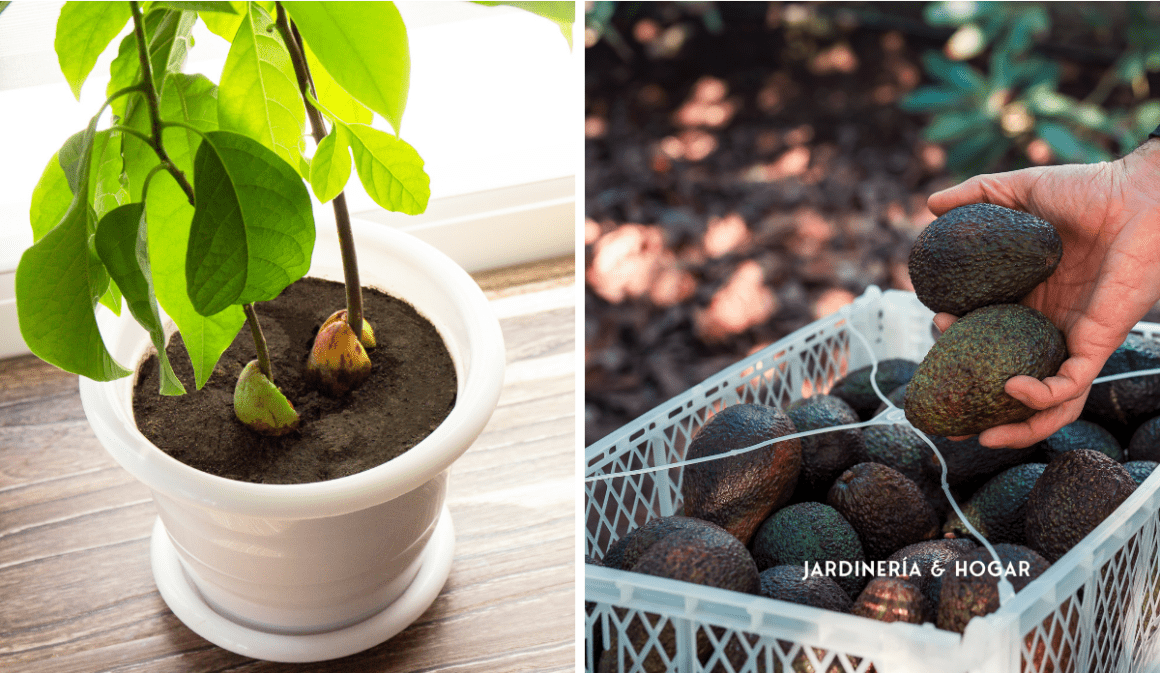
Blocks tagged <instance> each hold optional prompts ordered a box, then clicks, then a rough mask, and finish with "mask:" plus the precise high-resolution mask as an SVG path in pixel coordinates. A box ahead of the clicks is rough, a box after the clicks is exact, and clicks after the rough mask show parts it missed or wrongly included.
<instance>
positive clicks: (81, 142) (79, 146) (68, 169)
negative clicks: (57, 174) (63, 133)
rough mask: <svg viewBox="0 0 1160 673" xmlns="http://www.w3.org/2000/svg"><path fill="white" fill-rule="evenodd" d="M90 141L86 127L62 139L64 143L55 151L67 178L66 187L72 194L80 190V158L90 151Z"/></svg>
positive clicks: (90, 136)
mask: <svg viewBox="0 0 1160 673" xmlns="http://www.w3.org/2000/svg"><path fill="white" fill-rule="evenodd" d="M92 143H93V135H92V134H90V133H89V132H88V130H87V129H86V130H84V131H77V132H76V133H74V134H72V135H71V136H69V137H68V140H66V141H64V145H62V146H61V148H60V150H58V151H57V153H56V156H57V160H58V161H59V162H60V167H61V170H63V171H64V176H65V179H66V180H68V189H69V191H70V192H72V193H73V194H77V193H79V192H80V189H81V179H82V178H81V168H82V166H81V160H82V159H84V156H85V154H86V153H91V152H92V149H93V145H92ZM86 175H87V174H86ZM86 179H87V178H86Z"/></svg>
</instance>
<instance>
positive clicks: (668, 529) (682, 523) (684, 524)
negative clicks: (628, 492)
mask: <svg viewBox="0 0 1160 673" xmlns="http://www.w3.org/2000/svg"><path fill="white" fill-rule="evenodd" d="M705 526H709V527H712V528H720V527H719V526H717V525H716V524H711V523H709V522H708V521H702V520H701V519H694V518H692V517H688V516H662V517H660V518H658V519H652V520H651V521H647V522H645V524H644V525H643V526H641V527H640V528H634V529H632V530H631V531H629V532H628V533H627V534H626V535H625V536H624V537H622V538H620V539H619V540H617V541H616V542H613V543H612V544H611V545H609V547H608V551H607V552H606V553H605V554H604V559H603V564H604V567H606V568H616V569H618V570H632V568H633V566H635V565H636V562H637V561H638V560H640V557H641V555H643V554H644V553H645V552H646V551H648V548H649V547H651V546H653V545H654V544H656V543H657V542H659V541H661V540H663V539H665V538H666V537H668V536H669V535H671V534H672V533H675V532H677V531H682V530H690V529H693V530H695V529H697V528H701V527H705Z"/></svg>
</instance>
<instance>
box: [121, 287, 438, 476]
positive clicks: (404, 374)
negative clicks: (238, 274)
mask: <svg viewBox="0 0 1160 673" xmlns="http://www.w3.org/2000/svg"><path fill="white" fill-rule="evenodd" d="M363 305H364V314H365V315H366V318H367V319H368V320H369V321H370V323H371V325H372V326H373V327H374V330H375V337H376V339H377V341H378V347H377V348H373V349H371V350H369V351H368V354H369V355H370V358H371V362H372V363H373V365H374V369H373V372H372V374H371V377H370V378H369V379H368V380H367V381H366V382H365V383H363V384H362V385H361V386H359V387H358V388H356V389H355V390H353V391H351V392H350V393H348V394H347V395H345V396H343V397H341V398H331V397H327V396H326V395H324V394H322V393H320V392H318V391H316V390H314V389H312V388H308V387H307V386H306V385H305V382H304V380H303V369H304V367H305V363H306V358H307V355H308V354H309V352H310V347H311V344H312V342H313V340H314V335H315V333H316V332H317V331H318V328H319V326H321V325H322V322H323V321H324V320H325V319H326V318H327V317H328V316H329V315H330V314H331V313H333V312H334V311H336V310H338V309H341V308H344V307H345V306H346V294H345V291H344V289H343V285H342V284H341V283H334V282H330V281H323V280H318V279H313V278H305V279H302V280H300V281H298V282H296V283H294V284H293V285H291V286H290V287H288V288H286V290H285V291H283V292H282V294H281V295H280V296H279V297H278V298H277V299H274V300H273V301H269V302H263V303H261V304H258V305H256V306H255V309H256V311H257V313H258V318H259V320H260V322H261V325H262V331H263V333H264V334H265V337H266V341H267V344H268V347H269V350H270V360H271V367H272V369H273V373H274V383H275V384H277V386H278V387H279V388H280V389H281V390H282V392H283V393H285V394H286V396H287V398H288V399H289V400H290V401H291V403H292V404H293V405H294V408H295V409H296V410H297V411H298V414H299V416H300V417H301V419H302V422H301V425H300V426H299V428H298V429H297V430H295V431H294V432H291V433H290V434H288V435H285V436H283V437H265V436H262V435H259V434H257V433H256V432H254V431H252V430H250V429H249V428H247V427H246V426H245V425H243V424H242V423H241V422H240V421H238V420H237V419H236V418H235V417H234V407H233V396H234V385H235V384H236V382H237V379H238V375H239V374H240V373H241V371H242V368H243V367H244V366H245V365H246V363H248V362H249V361H251V360H253V359H254V358H255V357H256V355H255V352H254V342H253V339H252V337H251V336H250V330H249V328H248V327H243V328H242V330H241V332H239V334H238V336H237V337H236V338H235V339H234V342H233V344H232V345H231V346H230V347H229V348H228V349H226V352H225V354H224V355H222V358H221V360H220V361H219V362H218V364H217V366H216V367H215V368H214V372H213V374H212V375H211V376H210V379H209V381H207V382H206V384H205V386H204V387H203V388H202V389H201V390H196V391H195V390H194V376H193V366H192V364H191V363H190V360H189V356H188V355H187V354H186V352H185V347H184V345H183V343H182V341H181V337H180V335H179V334H175V335H173V338H172V339H170V343H169V346H168V348H167V349H166V352H167V353H168V354H169V359H170V361H171V362H172V364H173V369H174V371H175V372H176V373H177V375H178V377H179V378H180V379H181V382H182V384H184V385H185V389H186V391H187V393H186V394H185V395H181V396H176V397H166V396H162V395H161V394H160V393H159V392H158V388H159V383H158V366H157V355H156V354H153V355H150V356H149V357H148V359H146V360H145V362H144V363H143V364H142V365H141V367H140V370H139V374H138V378H137V383H136V385H135V387H134V391H133V414H134V417H135V418H136V421H137V427H138V428H139V429H140V430H141V432H142V434H144V435H145V436H146V437H147V438H148V439H149V441H151V442H153V443H154V444H156V445H157V446H158V447H160V448H161V450H162V451H165V452H166V453H168V454H169V455H171V456H173V457H174V458H176V459H177V460H179V461H181V462H183V463H185V464H186V465H190V466H192V467H195V468H197V469H199V470H202V471H204V472H208V473H210V474H215V475H218V476H222V477H226V478H229V479H236V480H239V481H249V482H256V483H271V484H290V483H307V482H313V481H325V480H328V479H336V478H338V477H344V476H347V475H351V474H355V473H358V472H361V471H363V470H367V469H369V468H372V467H375V466H376V465H380V464H382V463H384V462H386V461H388V460H390V459H391V458H394V457H395V456H398V455H400V454H402V453H403V452H405V451H406V450H407V449H410V448H411V447H413V446H415V445H416V444H418V443H419V441H420V440H422V439H423V438H424V437H426V436H427V435H429V434H430V433H431V431H433V430H434V429H435V428H436V427H437V426H438V425H439V424H440V423H441V422H442V421H443V419H444V418H446V417H447V415H448V414H449V413H450V412H451V408H452V406H453V405H454V404H455V393H456V377H455V365H454V364H453V363H452V361H451V355H450V354H449V353H448V351H447V347H446V346H445V345H444V343H443V339H442V338H441V337H440V336H439V333H438V332H437V331H436V330H435V327H434V326H433V325H432V324H431V323H430V322H428V321H427V319H426V318H423V317H422V316H420V315H419V314H418V313H417V312H416V311H415V309H414V308H412V307H411V306H410V305H409V304H407V303H406V302H404V301H401V300H399V299H396V298H394V297H391V296H389V295H387V294H384V293H382V292H378V291H375V290H370V289H365V288H364V290H363Z"/></svg>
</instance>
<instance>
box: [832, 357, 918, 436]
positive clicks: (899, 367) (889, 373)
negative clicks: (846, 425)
mask: <svg viewBox="0 0 1160 673" xmlns="http://www.w3.org/2000/svg"><path fill="white" fill-rule="evenodd" d="M870 368H871V365H867V366H865V367H859V368H858V369H855V370H854V371H852V372H849V373H848V374H846V376H845V377H843V378H841V379H839V380H838V381H837V382H836V383H834V387H833V388H830V394H831V395H833V396H834V397H840V398H842V399H843V400H845V401H846V403H847V404H849V405H850V406H851V407H852V408H853V409H854V411H855V412H857V414H858V417H859V418H861V419H862V420H864V421H867V420H870V418H872V417H873V416H874V412H875V410H876V409H877V408H878V405H880V404H882V399H881V398H880V397H878V395H876V394H875V393H874V387H873V386H872V385H870ZM917 369H918V363H917V362H915V361H913V360H906V359H903V358H890V359H887V360H882V361H880V362H879V363H878V374H877V375H876V376H875V377H874V381H875V382H876V383H877V384H878V390H880V391H882V394H883V395H886V394H888V393H890V391H892V390H894V389H895V388H898V387H899V386H901V385H904V384H906V382H907V381H909V380H910V377H912V376H914V372H915V371H916V370H917Z"/></svg>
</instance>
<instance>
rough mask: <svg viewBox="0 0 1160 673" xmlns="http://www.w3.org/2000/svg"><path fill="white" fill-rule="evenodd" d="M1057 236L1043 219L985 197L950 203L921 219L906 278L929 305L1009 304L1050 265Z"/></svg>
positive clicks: (1054, 262)
mask: <svg viewBox="0 0 1160 673" xmlns="http://www.w3.org/2000/svg"><path fill="white" fill-rule="evenodd" d="M1062 258H1063V241H1062V240H1061V239H1060V237H1059V232H1058V231H1056V229H1055V227H1053V226H1052V225H1051V224H1050V223H1049V222H1047V221H1045V220H1042V219H1040V218H1038V217H1035V216H1034V215H1030V214H1028V213H1024V212H1021V211H1018V210H1012V209H1010V208H1004V207H1002V206H996V205H992V204H989V203H976V204H971V205H967V206H962V207H959V208H955V209H953V210H950V211H948V212H946V213H945V214H943V216H942V217H939V218H938V219H936V220H935V221H934V222H931V223H930V224H929V225H927V227H926V229H923V230H922V232H921V233H919V235H918V238H917V240H915V242H914V247H913V248H912V249H911V251H910V262H909V270H910V278H911V282H912V283H913V284H914V292H915V294H916V295H918V299H919V301H921V302H922V303H923V304H924V305H926V306H927V307H928V308H930V309H931V310H932V311H934V312H936V313H938V312H946V313H951V314H954V315H957V316H963V315H966V314H967V313H970V312H971V311H974V310H975V309H977V308H981V307H983V306H989V305H992V304H1014V303H1018V302H1019V301H1020V300H1021V299H1023V297H1026V296H1027V295H1028V294H1029V293H1030V292H1031V290H1033V289H1034V288H1035V286H1036V285H1039V284H1040V283H1042V282H1043V281H1045V280H1047V277H1048V276H1050V275H1051V274H1052V272H1054V271H1055V267H1056V266H1058V265H1059V261H1060V259H1062Z"/></svg>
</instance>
